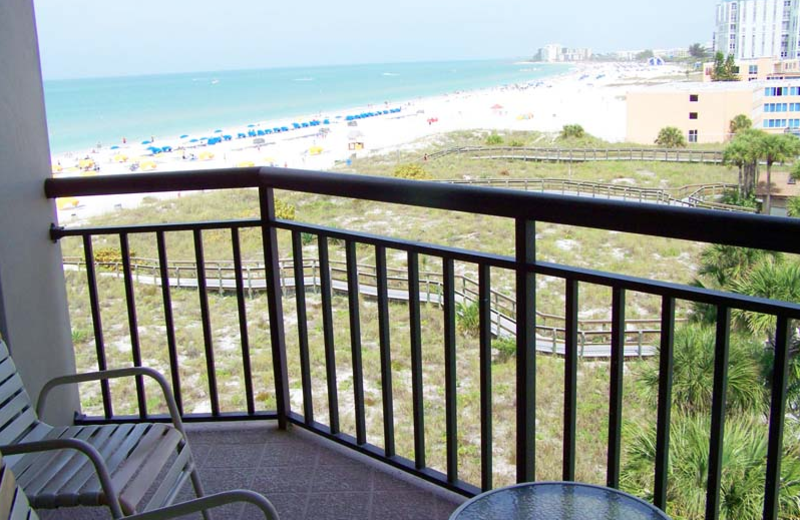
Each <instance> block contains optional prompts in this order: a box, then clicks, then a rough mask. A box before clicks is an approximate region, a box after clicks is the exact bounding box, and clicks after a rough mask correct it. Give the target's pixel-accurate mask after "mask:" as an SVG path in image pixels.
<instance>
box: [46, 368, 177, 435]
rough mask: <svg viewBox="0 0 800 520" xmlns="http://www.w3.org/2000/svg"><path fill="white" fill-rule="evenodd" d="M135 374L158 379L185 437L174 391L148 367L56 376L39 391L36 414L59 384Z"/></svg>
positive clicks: (169, 407)
mask: <svg viewBox="0 0 800 520" xmlns="http://www.w3.org/2000/svg"><path fill="white" fill-rule="evenodd" d="M133 376H148V377H150V378H152V379H155V380H156V382H157V383H158V385H159V386H160V387H161V391H162V392H163V393H164V399H166V400H167V408H168V409H169V415H170V417H171V418H172V424H173V425H174V426H175V429H176V430H178V431H179V432H181V433H182V434H184V438H185V437H186V432H185V431H184V430H183V421H182V420H181V415H180V413H179V412H178V405H176V404H175V396H174V395H172V392H171V391H170V388H169V383H167V380H166V379H165V378H164V376H163V375H161V373H160V372H158V371H157V370H153V369H152V368H148V367H130V368H117V369H113V370H103V371H100V372H86V373H83V374H74V375H69V376H61V377H55V378H53V379H51V380H50V381H48V382H47V383H45V385H44V386H43V387H42V390H41V391H40V392H39V399H38V400H37V401H36V414H37V415H38V416H40V417H41V415H42V412H43V411H44V405H45V400H46V399H47V394H49V393H50V390H52V389H53V388H55V387H57V386H62V385H70V384H77V383H86V382H89V381H104V380H108V379H118V378H121V377H133Z"/></svg>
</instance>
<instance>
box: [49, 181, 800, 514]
mask: <svg viewBox="0 0 800 520" xmlns="http://www.w3.org/2000/svg"><path fill="white" fill-rule="evenodd" d="M45 188H46V193H47V196H48V197H51V198H57V197H66V196H89V195H111V194H122V193H155V192H167V191H176V190H209V189H221V190H224V189H235V188H257V189H258V192H259V201H260V218H258V219H251V220H232V221H214V222H182V223H169V224H141V225H132V226H114V227H100V228H74V229H73V228H67V229H65V228H53V229H52V231H51V234H52V237H53V238H54V239H56V240H58V239H61V238H64V237H71V236H72V237H82V240H83V245H84V254H85V260H84V265H85V269H86V275H87V281H88V293H89V298H90V302H91V312H92V317H93V326H94V338H95V344H96V352H97V363H98V368H100V369H104V368H105V367H106V346H105V344H104V340H103V337H104V336H103V333H104V327H103V323H102V319H101V312H100V305H101V301H100V299H99V296H98V290H97V286H98V273H97V269H96V266H95V262H94V254H93V249H92V248H93V245H92V244H93V242H92V237H96V236H99V235H110V236H118V237H119V243H120V247H121V254H122V270H121V276H122V277H123V279H124V284H125V294H126V301H127V310H128V324H129V329H130V343H131V348H132V352H131V355H132V360H133V364H135V365H140V364H141V363H142V354H141V350H140V345H139V338H138V333H137V330H138V327H137V323H138V322H137V313H136V306H135V299H134V288H133V286H134V276H135V275H134V270H133V267H132V264H131V260H130V255H129V253H130V246H129V237H130V236H131V235H134V234H137V235H138V234H148V235H151V236H154V237H155V240H156V242H157V246H158V262H157V263H158V275H157V276H158V277H159V278H160V284H159V285H160V287H161V292H162V300H163V306H164V319H165V325H166V336H167V344H168V348H169V354H170V356H169V357H170V369H171V376H172V378H173V380H172V383H173V389H174V391H175V393H176V397H177V399H178V403H182V399H181V395H182V391H181V388H182V387H181V380H180V377H179V373H180V371H179V352H178V348H177V346H176V341H175V326H174V322H173V315H172V303H171V302H172V299H171V298H172V296H171V280H172V277H173V274H172V273H170V269H169V261H168V257H167V247H166V241H165V235H166V234H167V233H171V232H178V231H183V232H191V233H192V234H193V240H194V241H193V244H194V251H195V264H196V269H195V275H196V287H197V289H198V294H199V304H200V315H201V326H202V329H203V342H204V349H205V359H206V379H207V381H208V392H209V396H210V401H211V413H210V414H192V413H186V410H184V409H183V407H181V411H182V413H183V414H184V416H185V417H186V419H187V420H190V421H191V420H228V419H246V418H265V417H266V418H275V419H277V420H278V422H279V424H280V426H281V427H286V426H287V425H288V424H290V423H291V424H295V425H298V426H301V427H303V428H306V429H308V430H311V431H313V432H316V433H318V434H320V435H323V436H325V437H328V438H330V439H333V440H335V441H337V442H339V443H341V444H344V445H347V446H349V447H351V448H353V449H355V450H358V451H360V452H362V453H365V454H368V455H370V456H372V457H374V458H377V459H379V460H381V461H383V462H386V463H388V464H391V465H393V466H395V467H398V468H401V469H404V470H406V471H408V472H410V473H412V474H414V475H417V476H419V477H422V478H424V479H427V480H429V481H431V482H434V483H436V484H439V485H441V486H444V487H446V488H449V489H451V490H455V491H458V492H460V493H463V494H467V495H470V494H474V493H477V492H478V491H480V490H482V489H483V490H486V489H490V488H492V487H493V484H494V482H493V471H492V468H493V446H494V443H495V436H494V433H495V423H494V418H493V413H492V411H493V406H495V405H496V404H495V403H493V392H494V391H495V390H496V389H495V388H494V386H493V383H492V352H491V346H492V332H493V323H496V320H494V322H493V309H492V304H493V301H492V296H491V295H492V294H493V293H492V287H491V276H490V271H491V270H492V269H500V270H508V271H511V272H513V276H514V286H515V288H516V289H515V291H514V292H515V295H514V298H513V299H514V301H515V305H514V307H513V312H512V314H513V315H514V316H513V318H514V322H515V331H514V332H515V337H516V340H515V341H516V385H515V389H514V393H515V394H514V403H513V405H512V406H513V407H514V417H515V419H514V420H513V422H514V423H515V424H514V425H513V426H514V427H515V434H514V435H515V439H514V444H515V453H516V455H515V457H516V461H515V462H516V464H515V467H516V479H517V480H518V481H520V482H522V481H531V480H534V479H535V478H536V474H537V473H536V468H535V454H536V448H537V436H536V428H537V423H536V417H537V410H536V390H537V384H536V346H537V341H538V340H539V338H538V337H537V330H536V323H537V319H539V320H541V318H537V312H536V308H535V307H536V283H535V277H536V276H537V275H540V276H547V277H552V278H557V279H560V280H561V281H562V283H563V287H564V294H565V298H564V316H565V319H564V326H563V329H564V333H563V342H564V359H565V372H564V389H563V453H562V460H563V464H562V466H563V467H562V478H563V479H565V480H574V479H575V476H576V471H575V461H576V447H577V446H576V444H577V435H576V410H577V381H578V359H579V348H580V340H579V322H580V321H579V319H578V304H579V288H580V287H581V285H583V284H586V285H598V286H603V287H607V288H610V291H611V294H612V304H611V317H612V318H611V324H610V329H611V330H610V350H611V352H610V353H611V357H610V362H609V365H608V368H609V377H610V385H609V395H608V403H609V405H608V416H607V418H608V446H607V460H606V484H607V485H609V486H611V487H618V486H619V484H620V470H621V453H622V451H621V450H622V446H621V439H622V412H623V375H624V373H625V372H624V370H623V361H624V353H625V343H626V341H625V337H626V320H625V309H626V294H627V293H644V294H648V295H653V296H655V297H656V298H658V299H660V309H661V312H660V316H659V318H658V319H659V321H660V323H659V331H660V334H659V335H658V347H659V351H660V357H659V367H660V376H659V384H658V405H657V442H656V462H655V469H654V482H655V486H654V492H653V501H654V503H655V505H656V506H658V507H660V508H662V509H663V508H665V506H666V502H667V483H668V482H667V481H668V467H669V441H670V411H671V408H672V364H673V340H674V332H675V321H676V301H681V302H684V301H687V302H698V303H702V304H707V305H710V306H713V307H715V308H716V315H717V327H716V343H715V357H714V359H715V368H714V385H713V399H712V406H711V433H710V439H709V447H710V452H709V453H710V454H709V459H708V483H707V494H706V518H708V519H715V518H717V517H718V514H719V513H718V512H719V506H720V481H721V475H722V465H723V460H722V454H723V451H722V449H723V431H724V426H725V413H726V402H725V393H726V382H727V370H728V363H727V358H728V350H729V338H730V334H731V326H730V320H731V310H732V309H742V310H746V311H752V312H757V313H764V314H768V315H771V316H775V317H776V318H777V333H776V338H775V366H774V369H773V370H772V373H771V402H770V413H769V425H768V428H769V437H768V460H767V468H766V480H765V482H766V484H765V489H764V518H770V519H773V518H776V517H777V508H778V492H779V487H780V461H781V453H782V446H783V428H784V420H785V404H786V403H785V402H786V388H787V366H788V356H789V340H790V337H791V330H790V321H791V320H797V319H800V306H798V305H796V304H793V303H787V302H781V301H773V300H765V299H760V298H753V297H748V296H742V295H736V294H729V293H722V292H717V291H711V290H707V289H702V288H697V287H691V286H684V285H679V284H673V283H667V282H662V281H657V280H650V279H642V278H635V277H631V276H626V275H621V274H614V273H607V272H600V271H595V270H591V269H584V268H578V267H572V266H567V265H559V264H554V263H548V262H542V261H540V260H537V258H536V234H535V225H536V222H548V223H555V224H563V225H569V226H581V227H585V228H593V229H600V230H610V231H617V232H628V233H637V234H640V235H645V236H650V237H668V238H676V239H684V240H691V241H699V242H705V243H717V244H728V245H735V246H742V247H749V248H758V249H767V250H773V251H783V252H788V253H800V241H798V240H796V237H798V236H800V223H798V221H795V220H790V219H779V218H770V217H763V216H757V215H749V214H734V213H726V212H719V211H710V210H698V209H695V210H690V209H685V208H674V207H664V206H656V205H648V204H635V203H627V202H619V201H611V200H587V199H582V198H577V197H562V196H556V195H548V194H540V193H527V192H522V191H514V190H506V189H496V188H480V187H471V186H458V185H447V184H441V183H425V182H415V181H404V180H398V179H388V178H378V177H366V176H356V175H340V174H328V173H322V172H311V171H301V170H290V169H280V168H249V169H236V170H215V171H198V172H184V173H175V174H159V175H153V174H145V175H135V176H133V175H132V176H113V177H111V176H102V177H93V178H74V179H58V180H49V181H47V183H46V186H45ZM276 189H280V190H289V191H294V192H302V193H311V194H319V195H326V196H335V197H345V198H350V199H358V200H366V201H375V202H381V203H397V204H404V205H410V206H418V207H423V208H431V209H438V210H449V211H458V212H467V213H472V214H481V215H490V216H494V217H502V218H506V219H512V220H513V222H514V244H515V253H514V256H504V255H497V254H489V253H485V252H480V251H475V250H464V249H457V248H452V247H445V246H441V245H436V244H430V243H423V242H417V241H409V240H403V239H397V238H392V237H389V236H383V235H373V234H365V233H361V232H355V231H350V230H343V229H334V228H330V227H323V226H318V225H312V224H306V223H301V222H295V221H287V220H280V219H277V218H276V217H275V199H274V190H276ZM251 228H253V229H257V230H259V231H260V233H261V236H262V241H263V242H262V243H263V258H264V259H265V275H264V276H265V280H266V294H267V300H268V308H269V309H268V314H269V333H270V343H271V356H272V366H273V371H274V381H275V388H274V393H275V401H276V409H275V410H274V411H258V410H256V405H255V397H254V395H255V391H256V389H254V388H253V383H252V375H253V374H252V371H253V369H252V366H251V363H250V343H249V339H248V338H249V330H248V320H247V316H246V305H245V303H246V290H247V286H246V284H245V282H244V278H243V274H242V273H243V272H244V269H243V260H242V253H241V245H240V232H241V231H242V230H244V229H251ZM208 230H227V231H228V232H229V233H230V240H231V247H232V255H233V266H234V270H233V273H234V280H235V282H234V290H235V294H236V299H237V310H238V318H239V326H240V337H241V353H242V365H243V370H244V380H245V386H246V388H245V393H246V399H245V402H246V406H243V407H242V409H240V410H238V411H236V412H225V413H223V412H222V411H221V410H220V404H219V392H218V382H217V374H216V369H215V363H214V359H215V358H214V356H215V351H214V347H213V341H212V328H211V322H210V313H209V303H208V292H209V290H210V289H209V287H210V284H209V279H208V277H207V271H206V268H205V258H204V249H203V233H204V232H206V231H208ZM279 230H284V231H288V232H289V234H290V235H291V252H292V262H293V274H294V288H295V294H296V312H297V329H298V344H299V345H298V346H299V357H300V372H301V379H302V394H303V401H302V402H303V405H302V410H293V409H292V407H291V402H290V395H289V379H288V375H287V344H286V343H287V342H286V334H285V330H284V319H285V318H286V316H285V315H284V312H283V302H284V296H283V295H282V285H285V284H282V277H281V274H280V273H281V269H280V267H281V266H280V261H279V258H280V255H281V254H282V253H286V252H284V251H280V250H279V242H278V238H277V233H278V231H279ZM303 234H310V235H312V236H314V237H316V238H317V241H318V258H317V259H316V261H317V264H316V265H317V268H318V275H317V276H318V277H319V280H318V282H317V277H316V276H315V277H314V282H313V283H314V284H316V283H318V284H319V287H320V299H321V315H322V337H323V342H324V348H325V378H324V379H325V380H324V384H325V386H326V388H327V403H326V410H325V411H326V412H327V417H326V419H321V418H319V417H318V416H315V414H314V406H313V403H314V391H313V390H314V389H313V388H312V381H311V369H310V362H309V330H308V327H307V323H308V312H309V310H308V307H307V305H306V296H305V285H306V283H307V278H306V276H304V272H305V271H304V266H305V265H306V264H305V262H306V259H304V258H303V255H304V252H303V247H302V245H303V243H302V240H303ZM332 239H335V240H337V241H341V243H342V244H343V248H344V251H345V256H346V261H345V264H344V269H345V271H346V281H347V292H346V295H347V301H348V310H349V312H348V315H349V327H348V329H349V338H350V344H351V356H352V362H351V365H352V381H351V384H352V392H353V406H354V416H355V421H354V432H346V431H343V429H342V427H341V423H340V405H339V402H338V397H337V396H338V395H339V394H340V393H341V390H339V387H338V385H339V379H340V377H341V371H337V360H336V351H335V346H334V327H335V325H336V324H335V322H334V319H333V305H332V292H333V282H332V277H331V258H330V254H329V246H328V244H329V241H330V240H332ZM358 246H360V247H369V248H371V250H372V252H374V256H375V271H374V279H375V299H376V301H377V321H378V337H379V338H378V339H379V341H378V347H379V353H380V374H379V376H378V381H379V386H380V392H381V396H382V404H381V411H380V415H381V417H382V422H383V431H382V436H381V442H380V444H381V446H378V445H376V444H373V443H369V442H367V426H366V421H367V415H366V411H367V410H366V407H367V404H366V403H365V383H364V382H365V378H364V376H365V374H364V364H363V360H362V337H361V325H362V322H361V316H360V306H359V295H360V294H361V292H360V290H359V283H360V277H359V269H358V258H357V256H358V254H357V253H358V249H357V247H358ZM387 250H392V251H399V252H402V253H403V254H404V256H405V260H406V262H407V272H406V276H405V278H406V279H407V281H406V284H407V285H406V287H407V288H408V287H410V288H417V289H419V287H420V256H421V255H424V256H427V257H434V258H436V259H438V260H439V261H441V265H442V273H441V290H440V294H441V305H442V312H443V316H444V322H443V323H444V327H443V345H442V347H443V349H442V350H443V358H444V381H445V383H444V387H445V388H444V401H445V403H444V414H443V415H444V417H445V422H446V427H445V428H444V430H445V435H444V445H445V446H444V449H445V450H446V464H445V467H444V468H443V471H438V470H436V469H433V468H432V467H430V465H429V464H428V461H426V448H428V447H429V444H430V443H431V442H433V441H435V439H434V440H432V439H430V438H428V437H426V427H425V404H426V400H425V390H426V388H425V386H424V384H423V383H424V381H423V359H422V350H421V341H422V339H421V338H422V334H421V298H420V291H419V290H408V289H406V293H407V295H408V304H407V309H408V323H409V325H408V331H407V332H408V338H409V345H410V358H411V363H410V366H411V370H410V372H411V374H410V376H411V377H410V383H409V385H410V387H411V393H412V403H413V411H412V414H411V415H412V418H413V424H412V425H411V430H412V431H413V445H414V449H413V454H414V455H413V460H411V459H409V458H405V457H403V456H400V455H398V453H397V450H396V432H395V427H396V421H395V407H394V401H393V384H394V383H393V380H392V374H393V371H392V348H391V341H392V339H391V337H392V336H391V334H390V326H391V322H390V313H389V285H390V278H391V277H390V275H389V268H388V266H387ZM456 262H459V263H466V264H469V265H472V266H474V267H475V270H476V271H477V273H478V276H477V278H478V280H477V301H478V314H479V363H478V364H479V383H478V386H479V391H480V406H479V408H480V410H479V418H477V419H476V420H478V421H479V422H480V478H479V480H480V481H479V482H477V481H476V482H466V481H464V480H462V478H460V477H461V476H460V474H459V457H460V452H459V429H460V428H464V427H465V425H464V424H462V423H461V422H462V421H460V420H459V417H460V415H459V398H460V394H459V382H460V379H459V374H458V373H457V360H458V358H457V350H456V345H457V343H458V341H459V340H458V338H457V333H456V320H457V310H458V309H457V302H458V300H457V297H456V292H457V284H456V269H455V263H456ZM136 395H137V400H138V403H139V409H140V414H141V418H142V419H144V418H147V419H158V417H154V416H153V415H152V414H148V411H147V400H146V396H145V393H144V387H143V385H142V383H141V382H138V384H137V389H136ZM102 400H103V406H104V417H94V418H83V420H84V421H87V422H90V421H114V420H119V419H121V418H120V417H119V416H117V415H115V414H114V410H113V409H112V405H111V395H110V389H109V388H108V387H107V386H104V387H103V388H102ZM181 406H182V405H181ZM323 421H324V422H323ZM467 426H469V425H467ZM502 426H506V425H502ZM352 433H354V435H353V434H352Z"/></svg>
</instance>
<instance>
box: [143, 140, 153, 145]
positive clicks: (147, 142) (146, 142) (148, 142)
mask: <svg viewBox="0 0 800 520" xmlns="http://www.w3.org/2000/svg"><path fill="white" fill-rule="evenodd" d="M152 142H153V141H142V144H150V143H152Z"/></svg>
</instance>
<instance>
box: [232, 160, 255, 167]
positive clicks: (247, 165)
mask: <svg viewBox="0 0 800 520" xmlns="http://www.w3.org/2000/svg"><path fill="white" fill-rule="evenodd" d="M255 165H256V163H254V162H253V161H242V162H240V163H239V164H237V165H236V166H237V167H239V168H250V167H251V166H255Z"/></svg>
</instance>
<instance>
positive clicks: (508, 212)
mask: <svg viewBox="0 0 800 520" xmlns="http://www.w3.org/2000/svg"><path fill="white" fill-rule="evenodd" d="M256 187H271V188H276V189H286V190H293V191H299V192H313V193H317V194H320V195H331V196H338V197H345V198H359V199H362V200H371V201H375V202H388V203H395V204H405V205H411V206H420V207H427V208H435V209H443V210H452V211H465V212H471V213H478V214H483V215H492V216H497V217H510V218H518V219H525V220H529V221H541V222H550V223H554V224H565V225H573V226H584V227H592V228H596V229H604V230H608V231H620V232H627V233H637V234H642V235H650V236H659V237H665V238H677V239H684V240H692V241H698V242H705V243H718V244H726V245H733V246H741V247H750V248H755V249H768V250H771V251H781V252H786V253H800V241H797V240H788V239H787V237H793V236H800V219H790V218H785V217H772V216H765V215H751V214H744V213H733V212H721V211H713V210H708V209H700V208H696V209H688V208H679V207H672V206H661V205H655V204H643V203H636V202H627V201H615V200H598V199H588V198H580V197H572V196H567V195H551V194H548V193H531V192H523V191H519V190H506V189H502V188H481V187H475V186H459V185H451V184H441V183H437V182H425V181H411V180H405V179H396V178H387V177H374V176H368V175H352V174H341V173H328V172H319V171H311V170H296V169H290V168H275V167H262V168H226V169H218V170H199V171H184V172H176V173H159V174H138V175H113V176H110V175H102V176H100V175H98V176H94V177H91V178H84V177H75V178H64V179H48V180H47V181H45V194H46V195H47V196H48V197H50V198H57V197H67V196H85V195H112V194H123V193H157V192H169V191H179V190H209V189H230V188H256ZM700 219H702V220H703V225H702V226H698V225H697V222H698V220H700Z"/></svg>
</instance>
